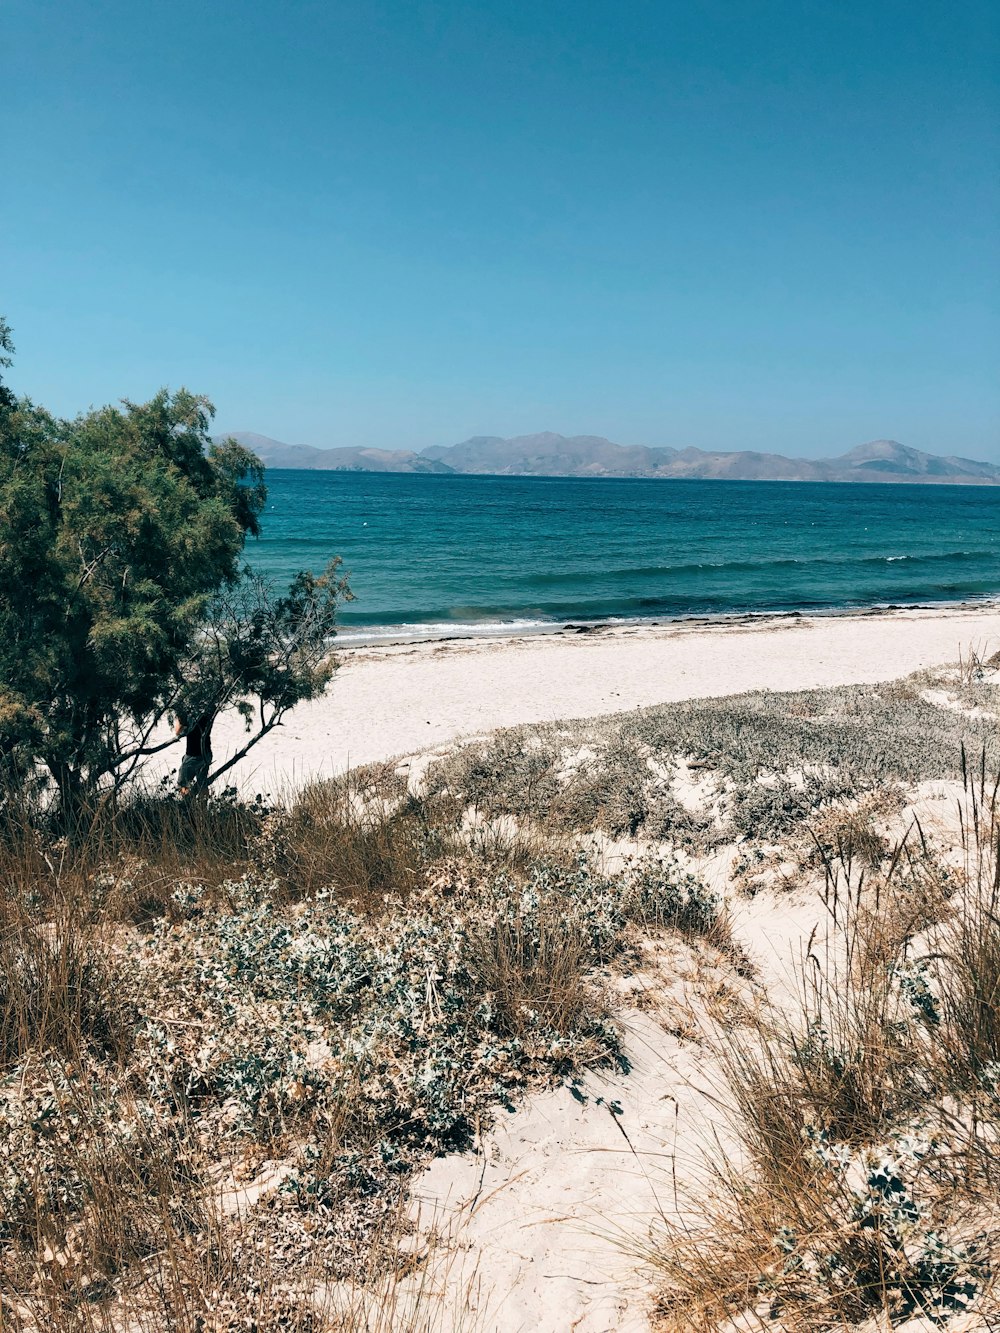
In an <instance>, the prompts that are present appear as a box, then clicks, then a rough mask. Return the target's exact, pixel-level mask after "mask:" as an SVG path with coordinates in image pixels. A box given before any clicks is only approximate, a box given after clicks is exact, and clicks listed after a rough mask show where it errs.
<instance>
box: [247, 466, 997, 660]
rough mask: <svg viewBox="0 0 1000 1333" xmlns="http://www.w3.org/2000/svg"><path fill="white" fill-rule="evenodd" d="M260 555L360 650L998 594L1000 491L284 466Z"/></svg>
mask: <svg viewBox="0 0 1000 1333" xmlns="http://www.w3.org/2000/svg"><path fill="white" fill-rule="evenodd" d="M267 485H268V492H269V493H268V501H267V509H266V511H265V513H264V516H263V524H262V527H263V530H262V533H261V536H260V537H259V538H257V539H254V540H251V541H250V542H249V543H248V546H247V551H246V555H247V559H248V562H249V563H250V564H252V565H253V566H254V567H255V568H257V569H259V570H260V571H261V572H262V573H263V574H265V575H266V576H267V577H268V578H270V579H271V580H272V581H273V582H274V584H275V585H276V586H278V587H281V586H283V585H286V584H287V583H288V581H289V579H290V578H291V577H292V576H293V575H294V574H295V573H296V572H297V571H298V570H302V569H308V570H313V571H316V572H318V571H320V570H321V569H322V568H323V567H324V565H325V564H326V562H327V561H328V560H329V559H330V558H331V557H333V556H340V557H341V558H342V560H343V569H344V571H345V572H346V573H347V574H348V575H349V580H350V586H351V589H352V591H353V593H354V595H355V600H354V601H352V602H349V603H346V604H345V605H344V607H343V609H342V612H341V615H340V617H339V621H340V629H339V631H338V640H339V641H340V642H341V643H344V644H351V643H369V642H378V641H400V640H403V641H405V640H419V639H440V638H446V637H452V636H456V635H457V636H464V635H495V634H524V633H529V632H543V631H545V630H552V629H558V628H563V627H565V626H567V625H572V626H575V627H581V626H594V625H600V624H606V623H622V622H646V623H648V622H657V621H658V622H665V621H670V620H680V619H689V618H695V619H701V618H706V619H711V618H719V617H726V616H746V615H751V616H752V615H765V614H774V613H794V612H810V613H830V614H832V613H836V612H844V611H850V610H857V609H859V608H877V607H900V606H906V607H909V606H929V605H937V604H941V603H949V602H950V603H968V602H981V601H986V600H990V599H994V598H996V597H998V596H1000V487H989V486H927V485H898V484H897V485H887V484H881V483H870V484H869V483H865V484H839V485H838V484H835V483H824V482H815V483H814V482H768V481H747V482H741V481H663V480H645V479H635V480H633V479H617V478H616V479H610V478H585V479H582V478H575V477H573V478H571V477H472V476H435V475H426V476H425V475H419V474H417V475H410V474H405V473H372V472H297V471H283V470H269V471H268V473H267Z"/></svg>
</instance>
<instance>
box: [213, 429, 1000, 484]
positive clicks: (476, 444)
mask: <svg viewBox="0 0 1000 1333" xmlns="http://www.w3.org/2000/svg"><path fill="white" fill-rule="evenodd" d="M220 438H221V437H220ZM233 438H234V439H237V440H239V442H240V443H241V444H244V445H246V447H247V448H248V449H252V450H253V451H254V453H256V454H257V455H258V456H259V457H260V458H261V459H262V460H263V462H264V463H265V465H266V466H267V467H277V468H300V469H310V470H313V469H320V470H323V471H344V472H441V473H445V472H450V473H466V474H477V475H491V476H545V477H662V478H665V479H669V478H681V477H694V478H719V479H722V480H729V481H860V482H865V481H882V482H885V481H895V482H910V483H915V482H938V483H949V482H950V483H952V484H955V483H965V484H985V485H997V484H1000V467H997V466H996V465H994V464H993V463H980V462H976V461H975V460H974V459H971V458H955V457H952V456H950V455H949V456H947V457H939V456H938V455H936V454H926V453H921V451H920V450H919V449H911V448H909V447H908V446H907V445H905V444H899V443H897V442H896V441H895V440H872V441H871V442H870V443H869V444H860V445H858V446H857V448H855V449H851V450H849V452H848V453H846V454H842V455H840V456H839V457H837V458H786V457H784V455H782V454H765V453H757V452H754V451H750V450H731V451H723V450H713V451H707V450H704V449H693V448H691V449H653V448H647V447H646V446H645V445H621V444H614V443H613V442H612V441H611V440H606V439H604V438H603V436H600V435H569V436H567V435H556V434H554V433H553V432H552V431H544V432H543V433H542V434H540V435H516V436H514V437H513V438H512V439H509V440H505V439H503V438H502V437H501V436H499V435H475V436H473V437H472V438H471V439H469V440H463V441H462V443H461V444H452V445H434V446H432V447H431V448H429V449H424V450H423V451H422V452H421V453H419V454H416V453H413V452H411V451H409V450H405V449H359V448H354V449H311V448H309V447H308V446H306V445H298V444H283V443H282V442H281V441H280V440H271V439H268V437H267V436H266V435H254V434H252V433H251V432H249V431H237V432H235V434H234V436H233Z"/></svg>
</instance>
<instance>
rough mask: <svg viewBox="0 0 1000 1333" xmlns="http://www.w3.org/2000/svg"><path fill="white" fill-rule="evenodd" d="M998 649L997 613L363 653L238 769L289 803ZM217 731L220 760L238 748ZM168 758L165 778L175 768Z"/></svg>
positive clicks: (224, 728)
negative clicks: (500, 739) (462, 750)
mask: <svg viewBox="0 0 1000 1333" xmlns="http://www.w3.org/2000/svg"><path fill="white" fill-rule="evenodd" d="M971 644H974V645H975V646H976V648H977V649H979V650H981V651H982V650H989V651H992V650H993V649H995V648H997V647H1000V609H998V608H996V607H983V608H972V609H970V608H961V609H948V610H926V611H903V612H888V613H882V614H868V615H858V616H836V617H806V616H802V617H797V618H783V619H779V620H774V621H768V622H761V621H759V620H757V621H754V622H752V623H750V624H747V623H725V624H719V625H712V626H705V625H704V624H701V625H671V626H663V627H660V628H652V627H651V628H641V629H637V628H631V627H630V628H625V629H619V630H607V631H603V632H598V633H590V634H574V633H564V634H550V635H536V636H534V637H531V638H523V639H502V640H488V641H483V640H468V639H466V640H452V641H450V642H445V643H430V644H419V645H412V644H411V645H399V646H396V647H379V648H355V649H351V650H348V651H347V652H345V653H344V654H343V655H342V659H341V660H342V666H341V669H340V670H339V671H338V673H337V676H336V677H335V679H334V681H333V683H332V685H331V687H330V689H329V690H328V692H327V694H326V695H325V696H324V697H323V698H322V699H318V700H316V701H314V702H313V703H309V704H303V705H301V706H300V707H299V708H297V709H296V710H295V712H294V713H293V714H291V715H290V716H289V718H288V720H287V722H286V724H285V725H284V726H283V727H281V728H280V729H279V730H277V731H275V732H274V733H272V734H271V735H270V736H269V737H267V738H266V739H265V740H264V741H263V742H261V744H260V745H259V746H258V747H257V748H256V749H255V750H254V751H253V753H252V754H251V755H249V756H248V757H247V759H245V760H244V761H243V762H242V763H241V764H239V765H238V766H237V767H236V768H234V769H233V770H232V772H233V778H234V780H235V781H236V782H237V783H238V785H239V786H240V787H241V788H242V789H244V790H245V791H248V792H254V791H268V792H272V793H275V792H278V791H281V790H284V789H286V788H287V787H289V786H290V785H295V784H297V783H299V782H301V781H303V780H304V779H306V778H308V777H311V776H314V775H323V774H326V775H330V774H334V773H338V772H343V771H344V769H346V768H348V767H350V766H352V765H358V764H364V763H369V762H371V761H373V760H378V759H385V758H389V757H390V756H392V755H398V754H409V753H413V752H414V751H418V750H426V749H429V748H433V747H435V746H438V745H442V744H444V743H445V742H448V741H451V740H454V739H455V738H456V737H459V736H463V735H470V734H476V733H479V732H484V731H490V730H492V729H493V728H495V727H501V726H513V725H516V724H518V723H521V722H544V721H555V720H557V719H559V718H571V717H594V716H598V715H600V714H602V713H615V712H619V711H621V710H623V709H629V708H638V707H642V706H644V705H648V704H655V703H664V702H667V701H670V700H676V699H689V698H704V697H708V696H712V695H724V694H735V693H739V692H741V691H743V690H751V689H774V690H789V689H798V688H810V687H816V686H825V685H846V684H851V683H860V682H866V681H877V680H889V679H893V678H895V677H898V676H902V675H905V674H907V673H908V672H910V671H915V670H917V669H918V668H920V667H926V666H933V665H938V664H941V663H945V662H950V661H955V660H956V659H957V658H958V654H959V650H961V651H962V652H966V651H967V650H968V648H969V646H970V645H971ZM241 725H242V724H241V723H240V721H239V719H238V718H236V717H235V716H230V717H224V718H221V719H220V720H219V722H218V723H217V724H216V730H215V751H216V758H221V757H222V756H223V755H224V754H225V753H227V752H229V753H232V750H233V749H234V748H235V747H236V745H237V744H238V743H239V742H240V737H241ZM179 753H180V752H179V750H174V749H171V750H169V751H167V752H166V756H165V761H163V762H161V764H160V768H161V770H162V769H164V768H172V767H176V764H177V763H178V756H179Z"/></svg>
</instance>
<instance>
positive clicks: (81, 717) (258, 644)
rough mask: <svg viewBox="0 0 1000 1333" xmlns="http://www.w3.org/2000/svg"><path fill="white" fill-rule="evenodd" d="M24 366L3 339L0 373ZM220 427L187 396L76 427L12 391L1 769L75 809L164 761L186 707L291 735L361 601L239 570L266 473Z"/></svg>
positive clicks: (2, 606) (6, 445) (0, 556)
mask: <svg viewBox="0 0 1000 1333" xmlns="http://www.w3.org/2000/svg"><path fill="white" fill-rule="evenodd" d="M12 350H13V349H12V346H11V341H10V331H9V328H8V327H7V325H6V323H2V324H0V352H2V357H0V364H2V365H8V364H9V363H10V354H11V352H12ZM212 415H213V409H212V406H211V404H210V403H209V402H208V400H207V399H205V398H202V397H198V396H196V395H194V394H191V393H188V392H187V391H186V390H183V389H182V390H179V391H178V392H177V393H169V392H168V391H166V390H162V391H161V392H160V393H158V394H157V395H156V396H155V397H154V398H153V399H152V400H151V401H150V402H148V403H143V404H136V403H130V402H125V403H123V404H122V406H121V407H120V408H116V407H105V408H101V409H99V410H97V411H92V412H89V413H87V414H86V415H84V416H81V417H79V418H77V419H76V420H75V421H70V422H67V421H60V420H58V419H56V418H54V417H52V416H51V415H50V414H49V413H47V412H46V411H45V410H44V409H42V408H39V407H36V406H35V405H33V404H32V403H30V402H28V401H27V400H16V399H14V397H13V395H11V394H10V392H9V390H7V389H6V388H5V387H4V386H2V384H0V763H3V764H4V765H5V767H6V768H7V771H8V776H9V775H10V773H11V771H12V770H16V769H17V768H18V766H20V769H21V771H22V772H23V771H25V769H26V768H27V767H32V766H35V765H37V763H39V762H40V763H42V764H44V766H45V767H46V768H47V769H48V771H49V773H50V774H51V776H52V778H53V780H54V781H55V783H56V784H57V786H58V789H59V791H60V793H61V796H62V799H63V802H64V805H66V806H68V807H75V806H76V805H77V804H78V802H79V801H80V799H81V798H82V797H83V796H84V795H86V794H87V793H91V792H93V791H94V790H95V789H96V788H98V787H100V786H102V785H105V786H106V785H108V784H109V783H110V784H111V785H115V784H119V783H120V782H121V781H122V780H124V778H125V777H127V776H128V775H130V774H132V773H133V772H134V770H135V768H136V766H137V764H138V763H139V762H140V761H141V759H142V758H143V756H144V755H145V754H148V753H151V752H152V750H153V749H155V748H159V747H157V746H151V745H150V743H149V740H150V736H151V735H152V734H153V732H154V730H155V727H156V725H157V724H158V722H159V721H160V720H161V719H162V717H163V716H164V714H165V713H166V712H167V710H169V709H170V708H171V706H172V705H173V704H175V703H176V701H177V700H178V698H180V697H181V696H182V695H183V694H184V693H185V691H190V690H197V691H202V692H205V691H206V690H207V691H208V692H210V693H211V694H212V695H213V699H214V701H215V703H216V704H217V705H218V706H220V707H222V706H226V705H228V704H232V703H238V702H241V701H242V702H244V703H245V702H246V697H247V695H253V696H255V697H256V698H257V701H258V705H260V704H261V701H263V706H264V708H265V710H267V706H268V704H269V703H272V704H275V705H277V708H278V718H277V720H279V721H280V715H281V713H283V712H284V711H285V710H286V709H287V707H289V706H291V703H292V702H297V701H298V699H300V698H304V697H309V695H310V694H311V693H316V692H318V691H319V690H321V689H322V688H323V685H324V684H325V681H326V679H327V678H328V676H329V669H330V668H329V666H328V665H324V662H323V660H322V658H323V657H328V645H329V635H330V633H331V631H332V622H333V616H334V613H335V604H336V600H337V598H338V597H339V596H342V595H349V594H347V591H346V585H344V584H343V581H342V580H338V579H337V578H336V577H335V576H333V574H332V572H331V573H330V575H329V576H323V578H322V579H319V580H317V579H311V578H310V576H302V577H301V578H300V580H299V581H297V583H296V584H295V585H294V586H293V588H292V590H291V591H290V593H289V595H288V597H286V598H278V599H275V598H274V597H273V596H271V595H265V593H264V591H263V585H261V584H260V582H259V581H255V580H254V578H253V576H252V575H249V574H248V573H245V572H244V571H242V570H241V554H242V551H243V547H244V544H245V541H246V539H247V537H248V536H249V535H252V534H256V533H257V531H258V523H259V516H260V513H261V511H262V509H263V506H264V502H265V498H266V490H265V487H264V481H263V466H262V464H261V463H260V460H259V459H258V458H256V456H255V455H253V454H251V453H249V452H248V451H247V450H245V449H243V448H242V447H241V446H239V445H238V444H237V443H236V442H235V441H232V440H230V441H226V442H225V443H223V444H221V445H218V444H214V443H213V442H212V440H211V438H210V436H209V433H208V432H209V425H210V422H211V418H212ZM241 588H243V589H244V591H243V592H241V591H240V589H241ZM248 589H253V594H252V596H250V595H249V594H248V592H247V591H246V590H248ZM240 613H241V614H242V619H241V614H240ZM321 622H322V623H321ZM227 634H228V635H229V636H231V639H232V642H229V641H228V640H227V639H226V635H227ZM283 636H284V637H283ZM320 641H322V650H323V651H322V655H321V654H320ZM296 645H297V648H298V651H297V650H296ZM254 654H256V656H254ZM210 658H211V660H209V659H210ZM223 665H224V666H225V670H223V669H222V666H223ZM272 712H273V708H272V709H271V710H270V711H265V714H264V722H265V723H266V722H267V721H269V720H270V719H271V714H272ZM276 724H277V723H276V721H271V722H270V725H276ZM267 729H268V730H269V729H270V727H269V726H268V728H267ZM258 730H259V728H258ZM256 738H257V739H259V736H257V737H256ZM251 743H253V741H252V740H251Z"/></svg>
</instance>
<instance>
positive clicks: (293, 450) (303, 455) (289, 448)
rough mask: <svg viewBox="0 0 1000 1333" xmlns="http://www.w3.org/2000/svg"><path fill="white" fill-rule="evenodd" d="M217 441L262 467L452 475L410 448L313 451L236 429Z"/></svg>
mask: <svg viewBox="0 0 1000 1333" xmlns="http://www.w3.org/2000/svg"><path fill="white" fill-rule="evenodd" d="M215 438H216V439H217V440H223V439H234V440H238V441H239V443H240V444H242V445H244V446H245V448H247V449H250V450H252V451H253V452H254V453H255V454H256V455H257V457H258V458H259V459H260V460H261V462H262V463H263V464H264V466H265V467H287V468H294V469H296V470H299V471H310V472H312V471H321V472H452V471H454V469H453V468H450V467H448V465H447V464H446V463H438V462H436V461H435V460H434V459H432V458H424V457H421V455H420V454H415V453H413V451H412V450H409V449H359V448H347V449H313V448H311V447H310V446H309V445H307V444H284V443H283V442H282V441H281V440H272V439H269V438H268V436H266V435H255V434H254V433H253V431H248V430H235V431H230V433H229V435H217V436H216V437H215Z"/></svg>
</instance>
